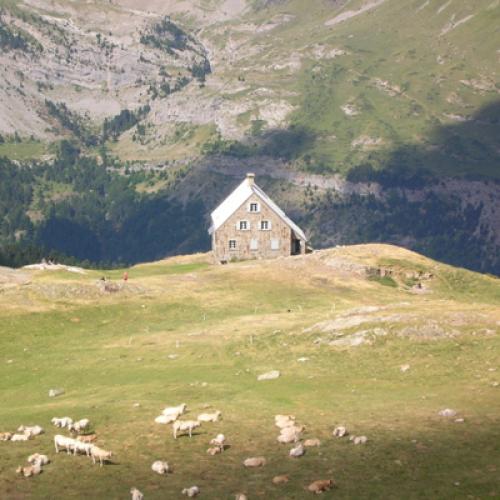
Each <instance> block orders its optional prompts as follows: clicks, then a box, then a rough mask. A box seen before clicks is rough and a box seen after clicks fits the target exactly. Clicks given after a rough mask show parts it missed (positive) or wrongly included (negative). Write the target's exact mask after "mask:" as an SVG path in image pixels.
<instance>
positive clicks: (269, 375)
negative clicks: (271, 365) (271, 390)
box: [257, 370, 281, 381]
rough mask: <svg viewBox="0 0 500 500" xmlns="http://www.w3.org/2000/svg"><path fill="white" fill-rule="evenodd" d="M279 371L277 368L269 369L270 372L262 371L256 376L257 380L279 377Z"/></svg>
mask: <svg viewBox="0 0 500 500" xmlns="http://www.w3.org/2000/svg"><path fill="white" fill-rule="evenodd" d="M280 375H281V373H280V372H279V371H278V370H271V371H270V372H267V373H262V374H261V375H259V376H258V377H257V380H259V381H262V380H274V379H277V378H279V376H280Z"/></svg>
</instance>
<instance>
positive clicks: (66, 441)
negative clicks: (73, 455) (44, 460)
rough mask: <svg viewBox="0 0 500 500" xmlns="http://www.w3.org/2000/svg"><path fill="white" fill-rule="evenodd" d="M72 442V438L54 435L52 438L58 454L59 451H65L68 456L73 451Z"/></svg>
mask: <svg viewBox="0 0 500 500" xmlns="http://www.w3.org/2000/svg"><path fill="white" fill-rule="evenodd" d="M74 442H75V440H74V439H73V438H70V437H66V436H62V435H61V434H56V435H55V436H54V447H55V449H56V453H59V450H66V453H67V454H68V455H69V454H70V452H71V450H72V449H73V443H74Z"/></svg>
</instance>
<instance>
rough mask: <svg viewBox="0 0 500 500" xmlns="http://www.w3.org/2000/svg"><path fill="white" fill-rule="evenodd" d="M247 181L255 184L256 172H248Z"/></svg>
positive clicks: (249, 183)
mask: <svg viewBox="0 0 500 500" xmlns="http://www.w3.org/2000/svg"><path fill="white" fill-rule="evenodd" d="M247 182H248V185H249V186H253V185H254V184H255V174H247Z"/></svg>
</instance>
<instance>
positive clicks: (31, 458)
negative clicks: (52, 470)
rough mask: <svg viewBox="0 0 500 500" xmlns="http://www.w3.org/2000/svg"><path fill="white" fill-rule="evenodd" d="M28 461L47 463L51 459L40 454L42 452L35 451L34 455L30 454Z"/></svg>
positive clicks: (36, 463)
mask: <svg viewBox="0 0 500 500" xmlns="http://www.w3.org/2000/svg"><path fill="white" fill-rule="evenodd" d="M28 462H29V463H30V464H31V465H40V466H42V465H47V464H48V463H49V462H50V460H49V457H48V456H47V455H40V453H34V454H33V455H30V456H29V457H28Z"/></svg>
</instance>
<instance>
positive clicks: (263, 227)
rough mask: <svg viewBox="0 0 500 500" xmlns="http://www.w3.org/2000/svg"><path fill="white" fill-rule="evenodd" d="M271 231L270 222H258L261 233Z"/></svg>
mask: <svg viewBox="0 0 500 500" xmlns="http://www.w3.org/2000/svg"><path fill="white" fill-rule="evenodd" d="M270 229H271V222H270V221H268V220H261V221H260V230H261V231H269V230H270Z"/></svg>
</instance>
